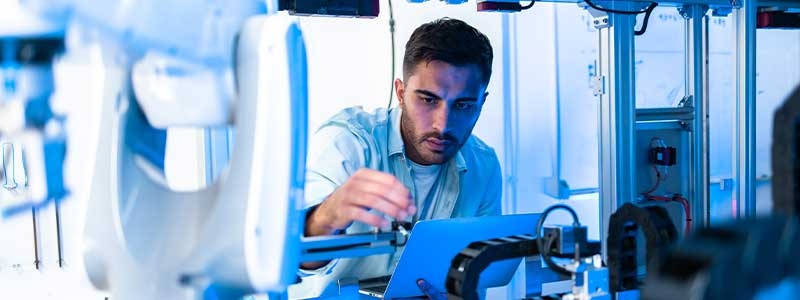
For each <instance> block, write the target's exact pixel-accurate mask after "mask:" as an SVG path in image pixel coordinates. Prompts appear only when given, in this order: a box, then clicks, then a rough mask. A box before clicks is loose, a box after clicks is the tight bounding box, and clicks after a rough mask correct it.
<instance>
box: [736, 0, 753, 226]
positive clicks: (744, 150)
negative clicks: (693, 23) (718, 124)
mask: <svg viewBox="0 0 800 300" xmlns="http://www.w3.org/2000/svg"><path fill="white" fill-rule="evenodd" d="M756 5H757V3H756V0H744V2H743V6H742V7H741V8H739V9H737V10H736V12H735V17H736V135H735V141H736V142H735V145H734V149H735V155H734V156H733V166H735V168H734V172H735V173H736V174H735V176H736V183H735V184H736V191H735V194H734V199H735V200H734V201H736V210H737V211H736V215H737V218H752V217H755V215H756V199H755V195H756V192H755V179H756V172H755V171H756V157H755V154H756V152H755V146H756V136H755V134H756V8H757V6H756Z"/></svg>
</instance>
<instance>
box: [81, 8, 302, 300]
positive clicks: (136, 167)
mask: <svg viewBox="0 0 800 300" xmlns="http://www.w3.org/2000/svg"><path fill="white" fill-rule="evenodd" d="M235 74H236V78H237V82H236V84H237V87H238V97H237V98H236V99H235V100H236V101H235V102H234V104H233V105H234V106H233V107H232V108H231V111H233V127H234V128H235V136H234V140H233V150H232V154H231V160H230V163H229V165H228V167H227V169H226V170H224V171H223V174H222V175H221V176H220V177H219V179H218V180H217V181H216V182H214V183H213V184H211V185H210V186H209V187H208V188H206V189H204V190H200V191H196V192H175V191H171V190H170V189H169V188H167V187H166V184H165V182H164V180H163V176H160V174H158V173H157V170H155V168H154V167H153V166H152V165H151V164H150V163H149V162H147V161H146V160H145V159H143V158H142V157H139V156H138V155H137V154H135V153H134V152H133V150H132V149H130V148H129V147H128V146H126V143H125V141H126V139H131V138H134V139H135V138H136V137H132V136H126V126H127V125H129V124H128V121H127V120H129V119H130V118H131V117H132V116H131V114H133V113H138V110H135V109H134V108H135V107H134V105H137V103H136V102H134V101H133V100H131V99H125V97H122V99H121V101H119V103H115V102H114V101H106V102H104V103H103V109H102V111H101V112H100V113H101V114H102V121H101V126H100V128H101V132H100V134H99V136H100V141H99V151H98V153H97V163H96V165H95V170H96V171H95V172H94V178H93V179H92V185H93V186H92V189H91V195H90V199H89V205H88V209H87V219H86V225H85V250H84V260H85V265H86V269H87V272H88V274H89V277H90V280H91V282H92V284H93V285H94V286H95V287H96V288H99V289H104V290H108V291H109V292H110V294H111V297H112V298H113V299H199V298H201V297H203V295H204V294H205V293H207V292H208V290H207V288H208V287H209V283H213V284H214V286H218V287H223V288H224V289H233V290H236V291H238V292H241V293H249V292H268V291H283V290H284V289H285V288H286V286H287V285H289V284H291V283H293V281H294V279H295V274H296V269H297V267H298V261H299V260H298V253H299V252H298V251H294V249H299V243H300V236H301V233H302V224H301V222H299V220H300V219H301V210H300V209H299V208H300V206H301V204H302V201H303V187H304V177H305V153H306V149H305V147H306V136H307V130H306V126H307V125H306V124H307V107H306V106H307V86H306V85H307V71H306V55H305V46H304V43H303V37H302V33H301V31H300V29H299V26H298V24H297V22H296V20H295V19H294V18H292V17H288V16H285V15H269V16H260V17H253V18H251V19H249V20H248V21H246V22H245V24H244V26H243V28H242V30H241V33H240V38H239V41H238V50H237V58H236V68H235ZM220 101H225V100H222V99H221V100H220ZM138 105H142V106H143V107H142V111H144V112H145V113H147V112H148V111H152V110H157V109H158V107H152V106H149V105H158V102H157V101H140V102H138ZM225 105H230V104H228V103H226V104H225ZM184 109H186V110H190V109H193V107H192V106H186V107H184ZM174 118H176V123H177V124H179V123H181V120H179V119H180V118H181V116H180V115H174ZM193 121H194V122H196V121H197V120H193ZM216 121H218V120H211V119H209V120H207V122H208V123H210V124H213V123H215V122H216Z"/></svg>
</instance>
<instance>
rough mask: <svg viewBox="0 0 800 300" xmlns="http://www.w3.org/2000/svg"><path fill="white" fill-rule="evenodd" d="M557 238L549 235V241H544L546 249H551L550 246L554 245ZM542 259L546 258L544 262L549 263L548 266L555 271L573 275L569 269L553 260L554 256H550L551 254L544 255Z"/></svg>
mask: <svg viewBox="0 0 800 300" xmlns="http://www.w3.org/2000/svg"><path fill="white" fill-rule="evenodd" d="M555 240H556V239H555V237H553V236H549V237H547V242H545V243H544V247H545V249H550V247H553V242H554V241H555ZM542 259H543V260H544V263H545V264H547V267H548V268H550V269H551V270H553V271H555V272H556V273H558V274H561V275H564V276H572V272H570V271H569V270H567V269H565V268H564V267H562V266H559V265H558V264H557V263H555V262H554V261H553V258H552V257H550V255H542Z"/></svg>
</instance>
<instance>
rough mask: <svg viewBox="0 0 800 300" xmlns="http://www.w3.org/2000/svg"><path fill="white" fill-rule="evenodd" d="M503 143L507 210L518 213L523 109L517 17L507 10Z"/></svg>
mask: <svg viewBox="0 0 800 300" xmlns="http://www.w3.org/2000/svg"><path fill="white" fill-rule="evenodd" d="M501 20H502V25H503V51H504V53H503V65H504V66H506V67H505V68H503V78H504V79H505V80H503V95H504V98H505V99H506V101H503V115H505V118H503V144H504V147H503V148H504V155H503V156H504V158H503V165H504V168H503V169H504V170H505V174H504V180H503V181H504V182H505V189H504V192H503V213H504V214H508V213H511V214H514V213H517V175H518V173H517V172H518V169H517V162H518V158H517V154H518V153H519V142H518V141H519V138H518V132H519V114H518V113H517V112H518V111H519V109H517V108H518V105H517V104H518V102H517V99H518V95H517V92H518V90H517V81H516V80H514V79H516V78H517V77H518V74H517V68H516V66H517V31H516V28H517V17H516V15H513V14H503V16H502V19H501Z"/></svg>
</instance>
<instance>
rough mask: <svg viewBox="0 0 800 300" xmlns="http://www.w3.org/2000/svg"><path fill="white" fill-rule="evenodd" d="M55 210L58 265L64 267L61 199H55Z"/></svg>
mask: <svg viewBox="0 0 800 300" xmlns="http://www.w3.org/2000/svg"><path fill="white" fill-rule="evenodd" d="M54 202H55V211H56V247H57V250H58V267H59V268H63V267H64V248H63V245H62V242H63V237H62V235H61V200H59V199H56V200H55V201H54Z"/></svg>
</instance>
